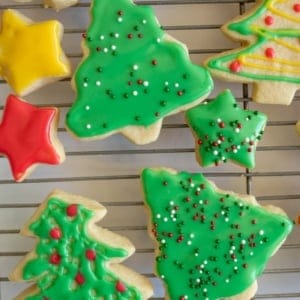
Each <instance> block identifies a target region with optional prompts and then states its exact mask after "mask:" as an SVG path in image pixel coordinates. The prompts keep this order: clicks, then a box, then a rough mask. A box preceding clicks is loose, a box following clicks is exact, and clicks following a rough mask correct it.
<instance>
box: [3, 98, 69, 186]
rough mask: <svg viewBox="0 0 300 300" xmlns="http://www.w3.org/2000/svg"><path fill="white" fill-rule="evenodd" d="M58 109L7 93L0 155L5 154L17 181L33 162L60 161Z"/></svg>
mask: <svg viewBox="0 0 300 300" xmlns="http://www.w3.org/2000/svg"><path fill="white" fill-rule="evenodd" d="M57 120H58V109H57V108H50V107H47V108H38V107H36V106H33V105H31V104H29V103H27V102H25V101H24V100H22V99H20V98H18V97H16V96H13V95H10V96H8V98H7V101H6V106H5V108H4V112H3V119H2V123H1V124H0V154H3V155H5V156H7V158H8V159H9V163H10V166H11V169H12V173H13V176H14V178H15V180H16V181H19V182H20V181H22V180H23V179H24V178H25V177H26V175H28V173H29V172H30V171H31V170H32V168H33V167H34V165H35V164H37V163H45V164H59V163H62V162H63V161H64V158H65V154H64V149H63V146H62V145H61V143H60V142H59V140H58V139H57V136H56V124H57Z"/></svg>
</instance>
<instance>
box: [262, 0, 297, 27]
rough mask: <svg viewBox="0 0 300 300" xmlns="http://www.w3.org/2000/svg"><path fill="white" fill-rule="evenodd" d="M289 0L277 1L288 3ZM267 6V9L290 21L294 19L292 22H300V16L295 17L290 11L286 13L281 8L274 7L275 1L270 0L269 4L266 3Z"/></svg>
mask: <svg viewBox="0 0 300 300" xmlns="http://www.w3.org/2000/svg"><path fill="white" fill-rule="evenodd" d="M286 2H287V0H278V1H277V3H279V4H280V3H286ZM266 6H267V9H268V10H269V11H271V12H272V13H274V14H275V15H278V16H280V17H283V18H285V19H287V20H289V21H292V22H297V23H299V22H300V18H299V17H295V16H293V15H290V14H288V13H285V12H284V11H283V10H279V9H277V8H275V7H274V3H273V2H270V3H269V4H267V5H266Z"/></svg>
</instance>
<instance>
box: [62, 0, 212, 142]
mask: <svg viewBox="0 0 300 300" xmlns="http://www.w3.org/2000/svg"><path fill="white" fill-rule="evenodd" d="M91 16H92V21H91V24H90V26H89V28H88V30H87V32H86V34H85V35H84V36H85V40H84V42H83V50H84V58H83V60H82V62H81V64H80V65H79V67H78V69H77V70H76V72H75V76H74V78H73V85H74V87H75V89H76V91H77V98H76V100H75V102H74V104H73V106H72V108H71V109H70V111H69V112H68V114H67V118H66V126H67V128H68V129H69V131H70V132H71V133H72V134H74V135H75V136H76V137H78V138H80V139H86V140H92V139H99V138H105V137H107V136H109V135H112V134H114V133H117V132H121V133H122V134H123V135H125V136H126V137H127V138H129V139H130V140H131V141H133V142H134V143H136V144H146V143H150V142H152V141H154V140H156V139H157V138H158V135H159V132H160V129H161V124H162V120H163V118H164V117H166V116H168V115H171V114H175V113H178V112H179V111H182V110H186V109H188V108H190V107H192V106H195V105H196V104H199V103H200V102H201V101H202V100H203V99H204V98H205V97H206V96H207V95H208V94H209V93H210V91H211V89H212V86H213V83H212V80H211V78H210V75H209V73H208V72H207V71H206V70H205V69H204V68H202V67H200V66H196V65H194V64H192V63H191V61H190V58H189V56H188V53H187V49H186V47H185V46H184V45H183V44H181V43H180V42H178V41H176V40H174V39H172V38H170V37H169V36H168V35H167V34H166V33H165V32H164V31H163V30H162V29H161V26H160V25H159V23H158V21H157V19H156V18H155V15H154V12H153V10H152V8H151V7H149V6H144V5H142V6H140V5H135V4H134V3H133V2H132V1H131V0H115V1H109V0H104V1H93V2H92V6H91Z"/></svg>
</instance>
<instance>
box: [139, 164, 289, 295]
mask: <svg viewBox="0 0 300 300" xmlns="http://www.w3.org/2000/svg"><path fill="white" fill-rule="evenodd" d="M141 178H142V183H143V186H144V193H145V204H146V206H147V208H148V209H147V210H148V212H149V214H150V218H149V226H148V229H149V233H150V235H151V237H153V239H154V240H155V242H156V243H155V245H156V250H155V256H156V258H155V261H156V274H157V276H159V277H160V278H161V279H162V280H163V282H164V284H165V289H166V293H167V296H166V299H172V300H173V299H176V300H177V299H178V300H185V299H207V300H221V299H223V300H225V299H226V300H229V299H231V300H233V299H234V300H237V299H239V300H246V299H252V297H253V296H254V295H255V293H256V290H257V282H256V278H257V277H258V276H259V275H261V273H262V272H263V270H264V268H265V265H266V263H267V262H268V260H269V258H270V257H271V256H272V255H273V254H274V253H275V252H276V251H277V250H278V248H279V247H280V245H281V244H282V243H283V242H284V240H285V239H286V237H287V236H288V234H289V233H290V231H291V230H292V224H293V223H292V221H291V220H289V218H288V217H287V216H286V214H285V213H284V212H283V211H282V210H281V209H279V208H278V207H273V206H265V207H263V206H260V205H259V204H258V203H257V202H256V200H255V198H254V197H252V196H249V195H239V194H235V193H233V192H228V191H224V190H220V189H219V188H217V187H216V186H215V184H214V183H212V182H211V181H209V180H207V179H206V178H205V177H204V176H203V175H202V174H196V173H195V174H191V173H188V172H176V171H174V170H169V169H164V168H158V169H145V170H144V171H143V172H142V176H141Z"/></svg>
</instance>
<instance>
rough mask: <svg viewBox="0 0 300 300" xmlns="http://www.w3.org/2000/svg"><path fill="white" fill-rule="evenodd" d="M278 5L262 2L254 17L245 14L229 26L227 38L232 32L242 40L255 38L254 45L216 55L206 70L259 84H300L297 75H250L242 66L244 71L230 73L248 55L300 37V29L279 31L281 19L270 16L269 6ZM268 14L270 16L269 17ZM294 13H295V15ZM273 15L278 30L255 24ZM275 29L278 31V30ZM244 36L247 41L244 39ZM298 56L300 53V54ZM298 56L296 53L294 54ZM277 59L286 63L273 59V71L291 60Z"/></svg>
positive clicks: (255, 72) (259, 71) (257, 71)
mask: <svg viewBox="0 0 300 300" xmlns="http://www.w3.org/2000/svg"><path fill="white" fill-rule="evenodd" d="M276 2H277V1H274V0H264V1H262V2H260V4H259V6H257V8H256V9H255V10H253V11H251V13H249V14H246V15H245V16H244V17H243V19H242V20H240V21H238V22H235V21H234V22H231V23H229V24H227V26H226V29H228V34H229V35H230V34H231V33H230V31H232V32H237V33H239V34H240V35H241V38H240V39H241V40H248V38H249V36H254V37H255V38H256V39H255V42H252V43H251V44H250V45H248V46H247V47H244V48H241V49H238V50H233V51H227V52H225V53H224V54H221V55H217V56H216V57H212V58H210V59H209V60H208V61H207V63H206V64H207V67H208V68H209V69H210V70H211V71H212V72H213V71H214V70H216V71H219V72H220V71H221V72H224V73H225V74H226V73H228V74H234V75H235V76H239V77H244V78H248V79H250V81H253V80H254V81H260V80H269V81H285V82H287V83H296V84H298V83H300V77H299V76H297V75H296V74H294V75H293V74H292V73H290V74H288V71H277V72H274V71H273V72H271V71H268V70H263V69H258V68H252V69H253V71H252V72H247V71H245V70H243V66H242V65H241V70H240V71H238V72H233V71H232V70H230V64H231V63H232V62H234V61H240V62H241V61H242V58H247V55H251V54H255V53H258V52H259V51H260V50H261V49H263V50H265V49H267V48H268V47H270V42H272V43H275V44H276V43H277V41H278V40H279V39H282V38H285V39H294V38H299V37H300V29H295V28H279V27H277V23H278V22H277V20H278V19H277V18H279V19H280V18H282V17H281V16H277V15H276V14H274V13H273V12H271V11H270V12H269V10H268V7H267V6H268V5H274V3H276ZM288 5H290V6H291V8H290V13H292V12H293V10H292V4H291V3H288ZM268 12H269V14H268ZM294 13H295V12H294ZM267 15H270V16H272V17H273V18H274V20H275V22H274V23H275V26H273V25H270V26H267V25H265V26H262V25H257V24H256V25H255V26H254V23H255V22H257V21H259V20H261V24H264V20H263V17H265V16H267ZM287 20H288V21H290V22H295V21H293V20H292V19H287ZM275 27H276V28H275ZM243 36H245V38H243ZM289 50H290V51H295V49H294V50H293V49H289ZM297 52H298V51H297ZM293 54H295V53H293ZM276 56H278V58H282V59H283V61H282V62H281V63H278V62H276V61H273V60H272V59H269V60H268V66H269V67H272V66H275V65H277V66H278V64H280V65H282V66H284V64H285V63H284V60H285V59H288V57H280V53H277V54H276ZM216 75H220V73H216Z"/></svg>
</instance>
